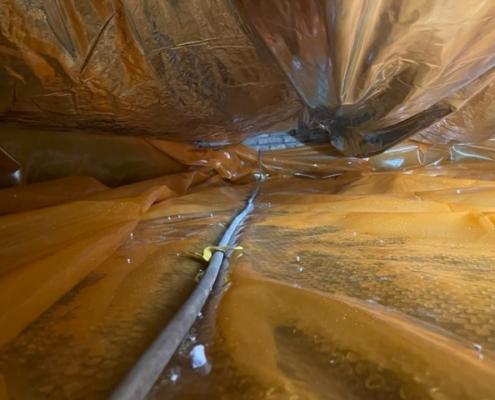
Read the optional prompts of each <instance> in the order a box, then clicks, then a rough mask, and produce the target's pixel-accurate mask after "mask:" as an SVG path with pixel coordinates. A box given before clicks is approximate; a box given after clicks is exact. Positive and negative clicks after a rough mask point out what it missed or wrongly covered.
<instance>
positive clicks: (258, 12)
mask: <svg viewBox="0 0 495 400" xmlns="http://www.w3.org/2000/svg"><path fill="white" fill-rule="evenodd" d="M236 4H238V5H239V8H240V9H241V10H242V15H243V16H244V20H245V21H246V23H248V24H249V25H250V26H252V27H253V29H254V30H255V31H256V32H257V33H258V36H259V37H260V38H261V40H262V41H263V42H264V44H265V45H266V47H267V48H268V49H269V50H270V51H271V53H272V55H273V56H274V58H275V59H276V60H277V62H278V65H279V66H280V67H281V68H282V70H283V71H284V73H285V74H286V76H287V77H288V79H289V80H290V81H291V83H292V84H293V86H294V88H295V89H296V90H297V92H298V94H299V96H300V98H301V99H302V100H303V102H304V104H305V106H306V111H307V112H306V116H305V120H304V121H305V125H304V126H306V127H308V128H310V129H323V130H326V131H328V132H329V134H330V140H331V143H332V144H333V145H334V146H335V148H337V149H338V150H339V151H340V152H342V153H343V154H345V155H348V156H367V155H372V154H376V153H378V152H380V151H382V150H383V149H386V148H388V147H391V146H393V145H394V144H396V143H398V142H399V141H401V140H403V139H404V138H407V137H409V136H411V135H413V134H416V138H420V139H423V140H428V141H430V142H440V143H448V142H451V141H453V140H456V141H464V142H478V141H483V140H485V139H487V138H489V137H491V136H492V135H493V132H494V128H495V112H494V108H493V107H494V106H493V104H494V103H495V102H494V101H493V99H494V96H495V90H494V85H493V79H494V77H495V75H494V71H495V70H494V67H495V47H494V46H495V45H494V43H495V40H494V39H495V33H494V32H495V29H494V27H495V18H494V17H495V4H494V3H493V2H492V1H491V0H481V1H480V0H468V1H464V2H462V4H461V3H460V2H458V1H457V0H444V1H402V0H380V1H374V0H365V1H362V0H309V1H307V0H296V1H292V0H281V1H264V0H254V1H252V0H236Z"/></svg>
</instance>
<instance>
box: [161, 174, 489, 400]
mask: <svg viewBox="0 0 495 400" xmlns="http://www.w3.org/2000/svg"><path fill="white" fill-rule="evenodd" d="M417 172H418V173H417V174H405V173H398V172H386V173H370V174H367V175H366V176H363V177H361V178H357V179H356V178H355V179H353V180H352V181H349V180H348V179H347V178H346V177H345V176H341V177H337V178H336V179H326V180H322V179H302V178H280V179H276V178H274V179H271V180H268V181H265V182H263V183H262V185H261V188H260V194H259V197H258V198H257V201H256V209H255V211H254V213H253V215H252V216H251V218H250V221H249V223H248V224H247V226H246V227H245V229H244V231H243V234H242V235H241V237H240V242H239V244H240V245H241V246H242V247H243V248H244V250H243V251H244V255H243V257H242V258H239V259H238V260H237V261H235V262H234V263H233V266H232V274H231V276H230V282H231V284H230V287H229V289H228V291H227V292H226V294H225V295H224V297H223V298H222V300H221V302H220V306H219V307H218V309H217V310H215V312H214V314H213V318H214V323H213V324H212V325H213V326H214V334H212V333H211V331H210V330H211V329H212V328H211V326H210V327H205V331H206V332H203V335H201V330H200V334H199V335H198V337H199V340H203V341H202V342H201V343H204V344H205V345H206V349H207V351H206V355H207V359H208V362H209V364H211V366H212V368H211V371H210V372H209V373H208V374H206V373H204V374H199V373H198V372H197V371H195V370H192V369H190V368H187V364H186V363H185V361H183V362H182V363H181V362H180V361H181V358H180V357H178V358H177V359H176V364H174V365H172V366H170V368H169V369H168V370H167V371H165V372H164V374H163V376H162V381H161V383H160V384H159V385H158V387H157V388H155V391H154V394H153V396H152V397H151V398H152V399H156V400H165V399H190V398H199V397H204V398H222V399H223V398H224V399H231V398H235V399H260V398H266V399H288V398H299V399H327V398H328V399H350V398H352V399H362V400H370V399H376V400H378V399H379V400H384V399H404V400H413V399H414V400H438V399H452V400H455V399H472V400H475V399H481V398H483V399H487V400H488V399H493V398H494V394H493V379H494V378H495V340H494V337H495V330H494V325H493V322H492V321H493V319H494V317H495V308H494V307H493V300H494V299H495V268H494V266H493V262H492V260H493V258H494V257H495V251H494V243H495V228H494V221H495V218H494V214H493V212H494V210H495V197H494V194H495V181H493V180H491V181H490V180H477V179H465V178H464V177H463V175H462V173H461V174H459V175H458V176H456V177H454V176H452V177H438V176H428V175H427V174H422V172H423V170H422V169H419V170H417ZM205 338H209V340H208V341H206V340H207V339H205ZM179 367H180V369H179V370H178V369H177V368H179ZM174 371H180V377H179V378H178V379H175V380H174V379H172V378H171V377H172V376H173V375H172V374H173V373H174ZM176 378H177V377H176Z"/></svg>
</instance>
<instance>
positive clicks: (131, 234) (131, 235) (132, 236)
mask: <svg viewBox="0 0 495 400" xmlns="http://www.w3.org/2000/svg"><path fill="white" fill-rule="evenodd" d="M129 239H131V240H132V239H134V233H132V232H131V233H129Z"/></svg>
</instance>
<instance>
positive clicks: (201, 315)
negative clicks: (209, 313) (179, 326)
mask: <svg viewBox="0 0 495 400" xmlns="http://www.w3.org/2000/svg"><path fill="white" fill-rule="evenodd" d="M198 318H199V319H201V318H203V313H202V312H201V311H200V312H199V313H198Z"/></svg>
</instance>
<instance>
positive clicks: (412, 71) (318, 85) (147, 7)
mask: <svg viewBox="0 0 495 400" xmlns="http://www.w3.org/2000/svg"><path fill="white" fill-rule="evenodd" d="M494 15H495V5H494V4H493V2H492V1H491V0H467V1H464V2H463V3H462V4H461V3H459V2H458V1H457V0H443V1H435V2H431V1H413V2H408V1H402V0H380V1H375V0H366V1H363V0H310V1H306V0H297V1H292V0H290V1H289V0H270V1H265V0H263V1H261V0H254V1H252V0H232V1H231V0H202V1H198V0H181V1H161V0H146V1H141V0H104V1H102V0H78V1H74V0H70V1H61V0H35V1H26V0H0V59H1V60H2V62H1V66H0V94H1V101H0V116H1V118H2V120H4V121H5V120H9V121H15V122H23V123H31V124H37V125H45V126H52V127H57V128H65V129H66V130H67V128H85V129H91V130H102V131H112V132H113V133H118V134H125V135H130V134H132V135H146V136H150V135H152V136H159V137H162V138H166V139H174V140H182V141H194V140H198V139H201V140H210V141H215V140H227V141H230V142H237V143H238V142H240V141H241V140H242V138H243V137H244V136H245V135H248V134H253V133H256V132H260V131H264V130H265V131H266V130H275V129H288V128H290V127H292V128H295V127H296V126H299V127H300V128H301V129H309V130H319V131H323V132H328V133H329V137H330V141H331V143H332V145H333V146H334V147H335V148H336V149H338V150H339V152H340V153H343V154H345V155H348V156H361V157H362V156H368V155H372V154H376V153H379V152H381V151H383V150H384V149H386V148H389V147H391V146H393V145H394V144H397V143H398V142H400V141H401V140H403V139H404V138H407V137H410V136H411V135H415V137H416V138H417V139H421V140H423V141H428V142H434V143H439V142H441V143H450V142H452V141H461V142H470V143H473V142H480V141H484V140H486V139H488V138H490V137H491V136H492V135H493V129H494V126H495V122H494V115H495V112H494V110H493V107H494V106H493V104H495V102H494V101H493V96H494V89H493V87H494V86H493V77H494V74H493V67H494V65H495V64H494V63H495V55H494V54H495V52H494V47H493V46H494V43H495V40H494V35H495V33H494V32H495V29H493V28H494V26H493V24H495V18H493V16H494ZM297 120H299V125H298V124H297Z"/></svg>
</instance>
